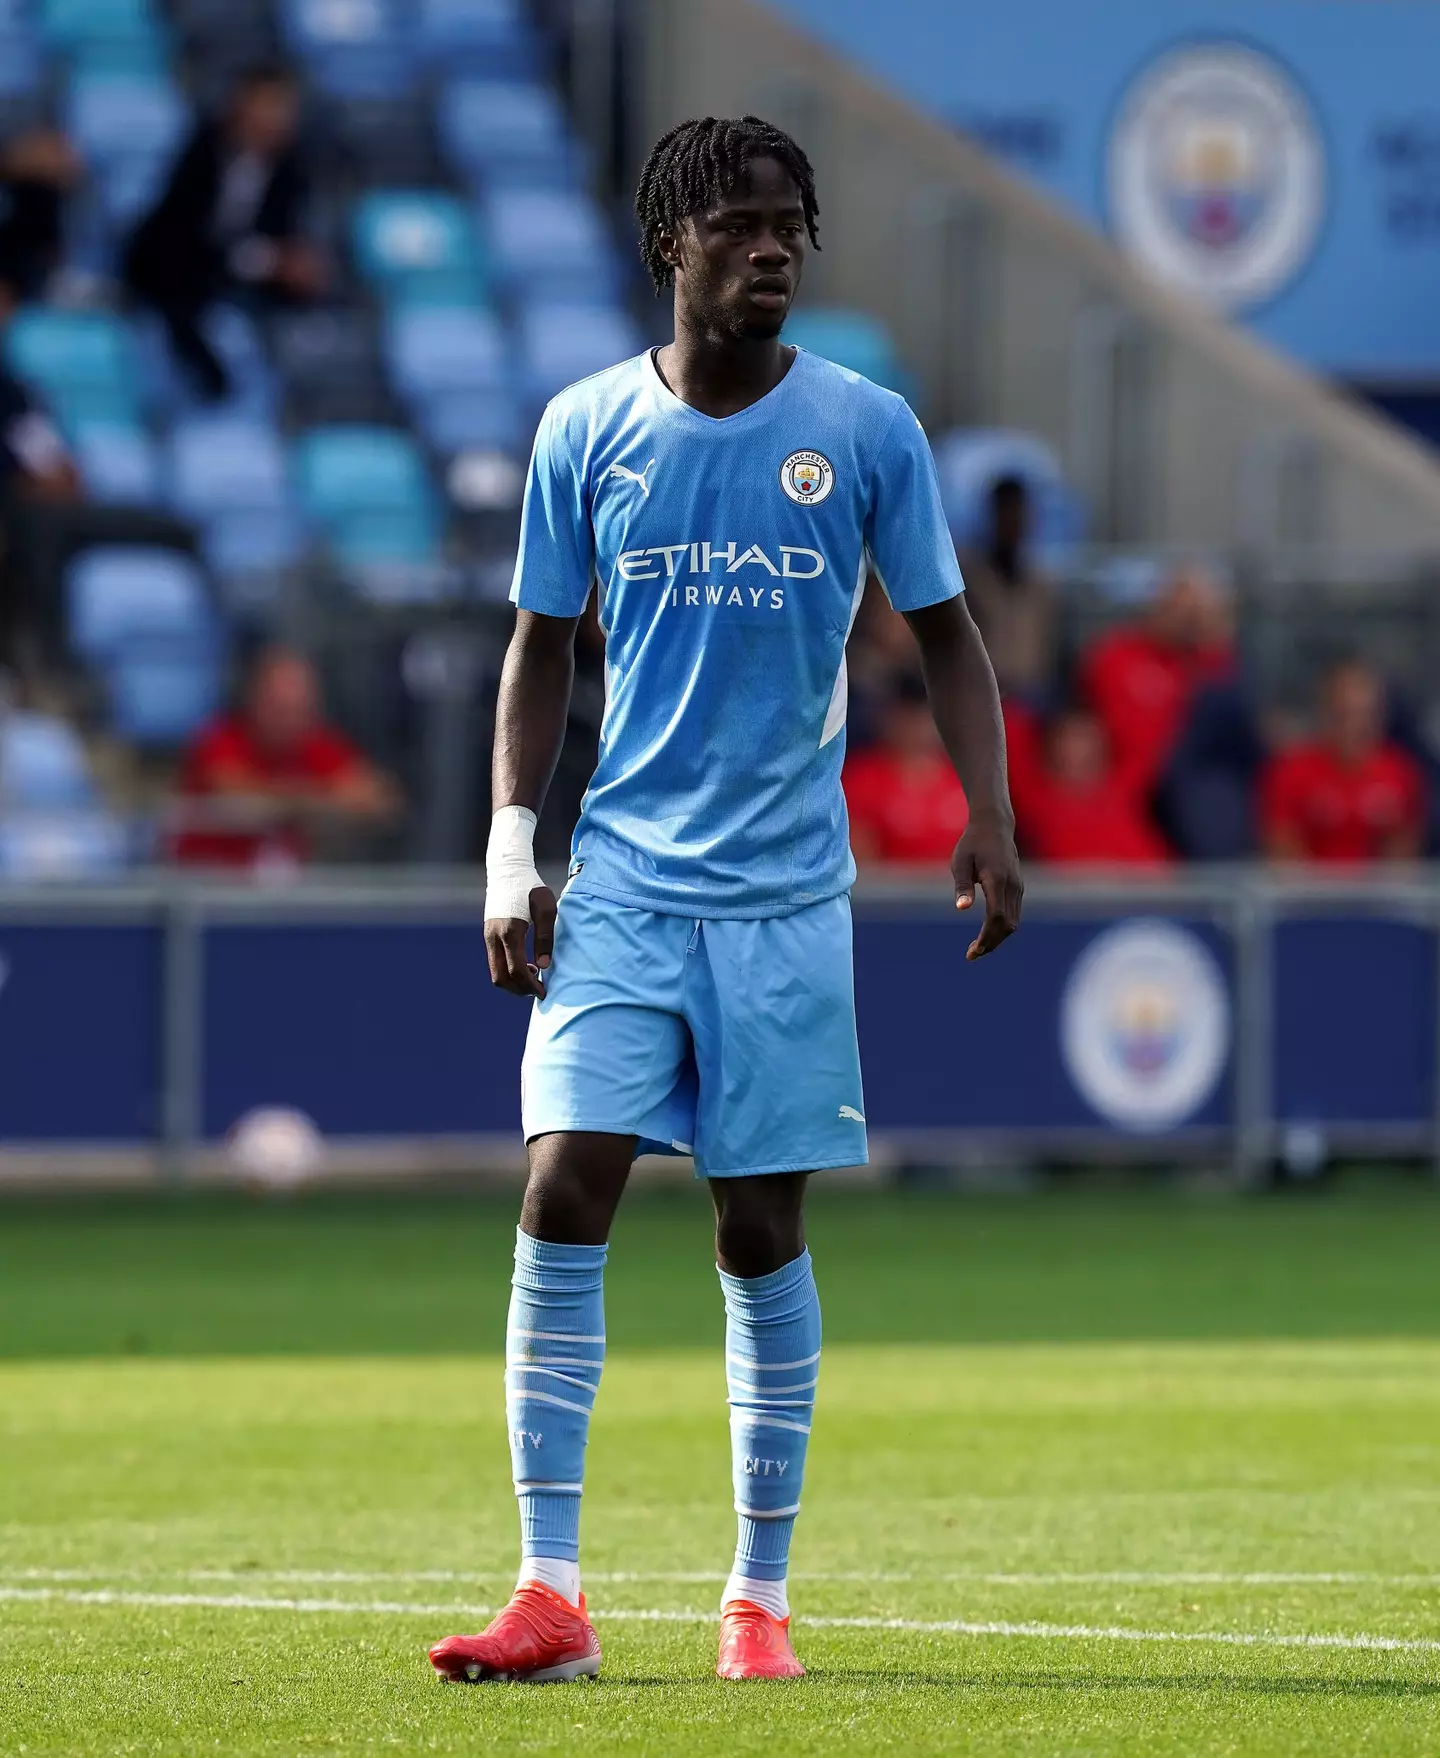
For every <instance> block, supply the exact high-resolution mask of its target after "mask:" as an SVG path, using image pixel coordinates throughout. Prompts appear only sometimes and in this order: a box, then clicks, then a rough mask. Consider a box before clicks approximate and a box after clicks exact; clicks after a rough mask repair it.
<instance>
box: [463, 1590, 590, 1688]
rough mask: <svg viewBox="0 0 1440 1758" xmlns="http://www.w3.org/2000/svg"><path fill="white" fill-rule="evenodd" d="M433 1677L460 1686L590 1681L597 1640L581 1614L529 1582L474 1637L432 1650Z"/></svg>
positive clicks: (582, 1602)
mask: <svg viewBox="0 0 1440 1758" xmlns="http://www.w3.org/2000/svg"><path fill="white" fill-rule="evenodd" d="M430 1664H431V1666H433V1667H434V1668H435V1670H436V1672H437V1673H440V1674H442V1675H443V1676H444V1677H445V1678H447V1679H455V1680H458V1681H459V1682H460V1683H462V1684H463V1683H465V1682H467V1681H468V1682H469V1683H471V1684H478V1683H479V1682H480V1681H481V1680H484V1679H496V1680H505V1679H508V1680H509V1681H510V1682H511V1683H512V1684H517V1685H520V1684H524V1685H548V1684H552V1683H554V1682H555V1681H557V1680H561V1679H581V1678H593V1677H594V1676H595V1674H596V1673H598V1672H599V1671H600V1638H599V1637H598V1636H597V1635H596V1634H595V1629H594V1626H593V1625H592V1624H591V1622H590V1619H589V1617H588V1616H587V1615H586V1612H585V1595H584V1594H583V1593H582V1594H581V1595H580V1604H579V1607H578V1609H577V1608H576V1607H575V1606H573V1605H571V1603H570V1601H569V1600H568V1599H565V1598H563V1597H562V1596H561V1595H560V1594H558V1593H554V1592H552V1591H551V1589H550V1588H548V1587H542V1586H541V1585H540V1583H539V1582H538V1581H527V1582H526V1583H525V1584H524V1586H523V1587H517V1588H516V1589H515V1591H514V1593H513V1594H512V1595H511V1596H510V1603H509V1605H507V1606H506V1607H505V1609H504V1611H502V1612H501V1613H500V1614H499V1616H498V1617H495V1618H492V1619H491V1621H490V1623H489V1624H488V1625H487V1626H486V1627H485V1629H484V1630H482V1631H481V1633H480V1634H479V1635H478V1636H447V1637H446V1638H445V1640H444V1641H443V1642H437V1643H436V1644H435V1646H434V1647H433V1648H432V1649H431V1650H430Z"/></svg>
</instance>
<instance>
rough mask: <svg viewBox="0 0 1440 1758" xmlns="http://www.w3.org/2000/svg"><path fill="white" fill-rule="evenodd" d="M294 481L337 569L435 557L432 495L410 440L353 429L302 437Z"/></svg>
mask: <svg viewBox="0 0 1440 1758" xmlns="http://www.w3.org/2000/svg"><path fill="white" fill-rule="evenodd" d="M295 481H296V487H297V490H298V493H299V498H300V503H301V507H302V509H303V511H304V513H305V514H306V516H307V517H308V518H309V520H310V521H311V523H312V525H313V526H314V527H315V529H316V530H317V531H318V532H319V533H320V534H321V535H322V536H323V538H324V539H325V542H326V546H327V548H328V549H329V551H330V553H331V555H332V556H333V557H334V559H335V560H336V561H337V562H338V563H340V565H341V566H342V567H349V568H365V567H367V566H369V565H371V564H385V565H392V564H399V563H407V564H414V565H417V566H418V565H422V564H425V563H429V562H433V561H435V560H437V559H438V556H439V547H440V544H439V536H440V533H439V518H438V514H437V510H436V506H435V497H434V492H433V490H432V488H431V485H430V481H429V479H428V477H427V475H426V473H425V465H424V461H423V459H422V458H421V456H420V453H419V451H418V449H417V448H416V446H415V443H414V441H413V440H412V439H411V437H410V435H409V434H407V433H404V432H401V431H400V430H398V429H394V428H379V427H358V426H356V427H331V428H322V429H319V430H316V431H314V432H311V433H307V434H303V435H302V436H301V437H300V439H299V440H298V441H297V442H296V445H295Z"/></svg>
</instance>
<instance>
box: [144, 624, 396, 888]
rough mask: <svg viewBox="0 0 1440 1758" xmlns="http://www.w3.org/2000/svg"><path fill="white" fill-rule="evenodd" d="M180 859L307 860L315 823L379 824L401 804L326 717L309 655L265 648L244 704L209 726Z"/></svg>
mask: <svg viewBox="0 0 1440 1758" xmlns="http://www.w3.org/2000/svg"><path fill="white" fill-rule="evenodd" d="M181 790H182V792H183V794H184V795H185V796H186V800H187V807H186V809H184V810H182V812H181V817H182V820H183V822H184V825H185V828H183V829H182V830H181V832H180V834H179V835H178V836H177V838H176V839H175V843H174V857H175V859H176V860H179V861H186V862H191V863H195V864H204V865H208V866H224V867H282V868H283V867H286V866H293V865H295V864H297V863H298V862H300V861H303V860H305V859H307V858H308V857H309V855H310V852H311V843H312V835H313V833H314V831H315V830H316V829H317V828H328V829H331V830H337V829H338V830H344V829H346V828H349V829H352V830H354V829H360V828H364V827H367V826H372V827H373V826H378V825H380V824H382V823H383V822H384V821H385V820H387V819H388V818H390V817H391V816H393V814H394V813H395V811H396V809H397V808H398V805H399V799H398V795H397V793H396V790H395V787H394V785H393V784H392V783H391V782H390V780H389V779H388V778H387V777H386V776H383V775H382V774H380V772H379V771H378V770H377V769H375V768H374V766H373V765H372V764H371V763H370V762H369V761H368V760H367V759H366V758H365V757H364V756H363V755H362V754H361V752H360V751H358V750H357V749H356V747H355V746H354V745H352V744H351V743H350V741H349V740H348V739H347V738H346V737H345V736H344V734H343V733H340V732H337V731H336V730H335V729H334V728H333V727H330V726H327V725H326V724H325V722H324V720H323V718H322V716H321V707H320V689H319V684H318V681H317V679H316V677H315V672H314V669H313V667H312V666H311V664H310V662H309V660H308V659H306V658H305V657H304V655H303V654H300V653H295V652H292V651H291V650H290V649H288V648H285V647H267V648H265V649H264V650H263V651H262V652H261V653H260V654H259V655H258V656H257V657H256V659H255V661H254V663H253V665H252V667H251V670H250V675H249V679H248V681H247V686H246V689H245V694H244V705H243V707H242V708H241V710H240V712H239V713H236V714H227V715H223V716H221V717H220V718H219V719H218V720H215V721H212V722H211V724H210V725H209V726H208V727H206V728H204V729H203V730H202V732H201V733H200V735H199V737H198V738H197V740H196V742H195V744H194V746H193V747H192V749H191V751H190V752H189V755H188V756H187V758H186V760H185V766H184V770H183V773H182V776H181Z"/></svg>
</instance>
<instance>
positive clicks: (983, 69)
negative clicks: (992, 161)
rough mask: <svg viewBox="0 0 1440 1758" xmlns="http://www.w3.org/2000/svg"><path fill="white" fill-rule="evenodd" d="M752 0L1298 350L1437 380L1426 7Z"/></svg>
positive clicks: (1434, 189)
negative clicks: (762, 0) (760, 0)
mask: <svg viewBox="0 0 1440 1758" xmlns="http://www.w3.org/2000/svg"><path fill="white" fill-rule="evenodd" d="M773 4H774V5H775V6H776V8H777V10H779V11H781V12H783V13H784V14H786V16H787V17H789V18H790V19H791V21H792V22H793V23H795V24H796V25H798V26H799V27H801V28H802V29H804V30H807V31H809V32H810V33H812V34H813V35H816V36H819V37H821V38H823V39H825V40H826V41H828V42H829V43H830V44H831V46H832V47H834V48H837V49H839V50H840V51H841V52H842V53H844V54H846V55H848V56H849V57H850V58H851V59H852V60H854V61H856V62H858V63H859V64H861V65H862V66H863V67H864V68H865V69H866V71H867V72H869V73H870V74H871V75H872V76H873V77H875V78H878V79H880V80H882V81H883V82H884V83H886V84H888V85H890V86H891V87H893V88H895V89H898V90H899V91H901V92H902V93H904V94H905V95H906V96H908V97H910V98H912V99H914V100H916V101H917V102H918V103H920V104H921V105H922V106H924V107H925V108H927V109H929V110H930V111H932V112H933V113H935V114H937V115H939V116H941V117H942V118H943V119H944V120H945V121H947V122H949V123H951V124H952V125H953V126H955V127H956V128H959V129H961V130H963V131H964V132H966V133H968V134H970V135H972V136H973V137H974V138H976V139H977V140H979V141H980V142H981V144H982V145H984V146H986V147H987V148H988V149H989V150H991V151H992V152H994V153H995V154H996V155H997V156H998V157H999V158H1001V159H1002V160H1003V161H1005V162H1006V163H1007V164H1008V165H1009V166H1010V167H1011V168H1012V169H1013V170H1015V171H1018V172H1020V173H1021V174H1023V175H1024V176H1026V177H1029V178H1031V179H1033V180H1034V181H1035V182H1037V183H1038V184H1040V185H1041V187H1042V188H1044V189H1045V190H1046V191H1047V192H1048V193H1050V194H1051V195H1053V196H1055V197H1056V198H1058V199H1059V200H1060V201H1061V202H1062V203H1063V204H1064V205H1065V206H1066V207H1068V208H1069V209H1070V210H1071V211H1072V212H1078V213H1079V214H1080V215H1082V216H1083V217H1084V218H1086V219H1088V220H1090V221H1091V222H1092V223H1093V224H1095V225H1096V226H1098V227H1100V228H1101V229H1103V230H1104V231H1105V232H1106V233H1107V234H1108V235H1109V236H1110V237H1112V238H1113V239H1114V240H1115V241H1116V242H1117V243H1118V244H1119V245H1120V247H1121V248H1122V249H1123V250H1124V251H1125V252H1126V253H1127V254H1128V255H1129V256H1130V257H1131V258H1132V259H1133V260H1134V261H1135V262H1136V263H1137V264H1138V265H1139V266H1140V267H1141V268H1142V269H1144V270H1145V271H1146V272H1147V273H1149V274H1151V275H1153V276H1154V277H1155V278H1156V279H1157V280H1160V281H1162V282H1164V283H1165V284H1166V285H1168V286H1171V287H1175V288H1178V289H1180V290H1181V291H1183V292H1185V293H1187V294H1189V295H1191V296H1192V297H1194V298H1196V299H1199V300H1201V301H1203V302H1204V303H1206V304H1208V305H1210V306H1211V307H1213V308H1215V309H1218V310H1220V311H1223V312H1224V313H1226V314H1227V315H1230V316H1234V317H1237V318H1239V319H1241V320H1242V321H1244V322H1246V323H1247V324H1249V325H1250V326H1251V327H1253V328H1254V329H1255V330H1256V331H1257V332H1258V333H1259V334H1260V335H1261V336H1263V337H1264V338H1265V339H1266V340H1268V341H1270V342H1273V343H1275V344H1276V345H1277V346H1279V347H1281V348H1284V349H1286V350H1287V351H1289V352H1291V353H1293V354H1296V355H1298V356H1300V357H1301V358H1302V359H1304V360H1305V361H1307V362H1308V363H1309V364H1311V365H1313V366H1316V367H1318V368H1320V369H1322V370H1325V371H1330V372H1336V373H1340V374H1344V375H1348V376H1352V377H1356V378H1371V379H1375V380H1377V381H1380V380H1385V379H1397V380H1404V379H1426V378H1433V376H1434V375H1435V374H1436V373H1437V372H1440V324H1437V323H1436V321H1435V317H1434V314H1435V312H1436V311H1437V310H1440V83H1437V80H1440V4H1437V3H1436V0H1384V4H1376V0H1166V3H1165V4H1157V3H1156V0H1105V3H1104V4H1103V5H1093V6H1080V5H1075V4H1074V3H1073V0H1011V3H1010V4H1008V5H1006V6H1003V7H996V6H992V5H989V4H984V3H982V0H891V4H889V5H887V6H884V7H877V6H875V5H874V4H873V0H829V3H828V4H827V5H826V6H824V7H814V6H811V5H809V4H808V3H805V0H773Z"/></svg>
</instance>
